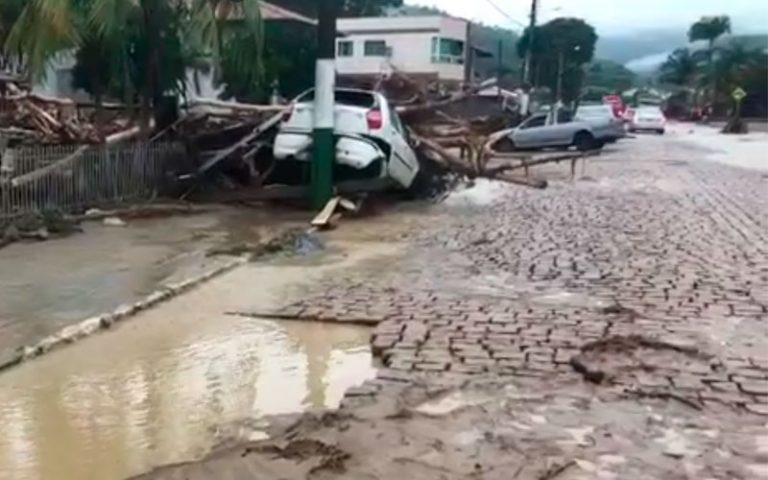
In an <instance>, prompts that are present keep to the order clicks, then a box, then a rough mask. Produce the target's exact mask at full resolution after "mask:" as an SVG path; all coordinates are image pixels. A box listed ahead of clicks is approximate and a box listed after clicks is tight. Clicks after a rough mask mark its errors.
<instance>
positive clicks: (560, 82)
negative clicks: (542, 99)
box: [555, 50, 565, 102]
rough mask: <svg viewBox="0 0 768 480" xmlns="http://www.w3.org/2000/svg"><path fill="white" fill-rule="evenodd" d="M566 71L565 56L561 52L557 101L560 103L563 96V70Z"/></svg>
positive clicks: (559, 56)
mask: <svg viewBox="0 0 768 480" xmlns="http://www.w3.org/2000/svg"><path fill="white" fill-rule="evenodd" d="M564 69H565V54H563V51H562V50H560V51H559V52H557V91H556V92H557V94H556V95H555V99H556V100H557V101H558V102H559V101H560V100H562V95H563V70H564Z"/></svg>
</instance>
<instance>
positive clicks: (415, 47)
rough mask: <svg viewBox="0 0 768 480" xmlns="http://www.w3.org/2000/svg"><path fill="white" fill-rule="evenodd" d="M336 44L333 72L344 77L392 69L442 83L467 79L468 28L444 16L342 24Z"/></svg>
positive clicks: (475, 52)
mask: <svg viewBox="0 0 768 480" xmlns="http://www.w3.org/2000/svg"><path fill="white" fill-rule="evenodd" d="M336 28H337V30H338V31H339V33H340V34H341V35H342V36H340V38H338V39H337V41H336V69H337V71H338V73H339V75H342V76H346V77H370V76H378V75H381V74H386V73H388V72H390V71H392V69H393V68H394V69H397V70H399V71H402V72H404V73H408V74H410V75H412V76H424V77H430V78H435V79H438V80H441V81H445V82H464V81H467V80H469V79H471V78H472V68H471V65H472V59H473V57H474V56H475V55H483V56H490V54H488V53H487V52H483V51H481V50H478V49H470V48H468V44H469V39H470V23H469V22H467V21H466V20H462V19H458V18H452V17H447V16H426V17H370V18H343V19H339V20H338V23H337V27H336Z"/></svg>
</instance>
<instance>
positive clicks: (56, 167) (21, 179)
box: [11, 127, 141, 188]
mask: <svg viewBox="0 0 768 480" xmlns="http://www.w3.org/2000/svg"><path fill="white" fill-rule="evenodd" d="M140 132H141V128H140V127H131V128H129V129H127V130H123V131H122V132H117V133H113V134H112V135H110V136H108V137H107V138H106V139H105V140H104V145H113V144H115V143H118V142H121V141H124V140H128V139H130V138H133V137H135V136H137V135H138V134H139V133H140ZM90 147H91V145H82V146H80V147H79V148H78V149H77V150H75V151H74V152H72V153H71V154H69V155H67V156H66V157H64V158H62V159H61V160H57V161H56V162H54V163H52V164H50V165H48V166H45V167H43V168H39V169H37V170H34V171H32V172H29V173H25V174H24V175H19V176H18V177H15V178H13V179H12V180H11V186H13V187H14V188H16V187H22V186H24V185H27V184H29V183H33V182H36V181H37V180H40V179H41V178H43V177H45V176H47V175H49V174H51V173H54V172H58V171H60V170H63V169H65V168H68V167H69V166H71V165H72V164H73V163H74V162H75V161H77V160H78V159H80V157H82V156H83V154H84V153H85V152H86V151H88V149H89V148H90Z"/></svg>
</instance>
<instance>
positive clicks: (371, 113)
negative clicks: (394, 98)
mask: <svg viewBox="0 0 768 480" xmlns="http://www.w3.org/2000/svg"><path fill="white" fill-rule="evenodd" d="M365 119H366V121H367V122H368V130H378V129H380V128H381V127H382V125H383V124H384V117H383V116H382V115H381V110H368V113H367V114H366V115H365Z"/></svg>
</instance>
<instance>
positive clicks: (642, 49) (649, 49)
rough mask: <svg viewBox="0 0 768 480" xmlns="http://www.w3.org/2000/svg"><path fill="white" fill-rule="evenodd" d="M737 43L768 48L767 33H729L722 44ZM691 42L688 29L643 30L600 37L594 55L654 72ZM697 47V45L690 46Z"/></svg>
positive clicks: (633, 67) (720, 41)
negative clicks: (687, 33)
mask: <svg viewBox="0 0 768 480" xmlns="http://www.w3.org/2000/svg"><path fill="white" fill-rule="evenodd" d="M727 42H736V43H739V44H741V45H744V46H746V47H748V48H768V35H762V34H749V35H732V36H731V35H727V36H723V37H722V39H721V40H719V43H720V44H721V45H723V44H725V43H727ZM686 45H688V38H687V36H686V32H685V31H681V30H643V31H638V32H633V33H630V34H626V35H618V36H610V35H609V36H605V37H602V36H601V37H600V38H599V39H598V41H597V47H596V53H595V57H597V58H601V59H605V60H611V61H614V62H617V63H621V64H624V65H625V66H627V68H629V69H630V70H633V71H635V72H639V73H647V72H653V71H655V70H656V69H657V68H658V67H659V66H660V65H661V64H662V63H663V62H664V60H666V59H667V57H668V56H669V54H670V53H672V51H674V50H675V49H676V48H681V47H684V46H686ZM691 46H692V47H693V48H696V47H697V45H691Z"/></svg>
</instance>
